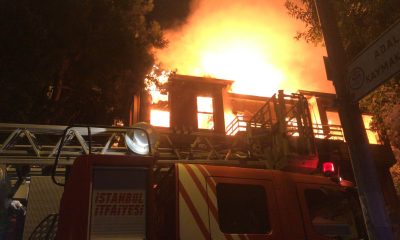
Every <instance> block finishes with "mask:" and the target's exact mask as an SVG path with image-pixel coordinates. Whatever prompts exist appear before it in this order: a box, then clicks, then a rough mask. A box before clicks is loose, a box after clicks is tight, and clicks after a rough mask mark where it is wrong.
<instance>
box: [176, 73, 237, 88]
mask: <svg viewBox="0 0 400 240" xmlns="http://www.w3.org/2000/svg"><path fill="white" fill-rule="evenodd" d="M169 81H171V82H174V81H185V82H195V83H205V84H215V85H223V86H231V85H232V84H233V82H234V81H232V80H224V79H217V78H211V77H196V76H187V75H179V74H176V75H174V76H172V77H171V78H170V79H169Z"/></svg>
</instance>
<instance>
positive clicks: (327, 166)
mask: <svg viewBox="0 0 400 240" xmlns="http://www.w3.org/2000/svg"><path fill="white" fill-rule="evenodd" d="M322 172H323V173H324V174H325V175H327V176H332V175H333V174H334V173H335V165H334V164H333V163H331V162H324V163H323V164H322Z"/></svg>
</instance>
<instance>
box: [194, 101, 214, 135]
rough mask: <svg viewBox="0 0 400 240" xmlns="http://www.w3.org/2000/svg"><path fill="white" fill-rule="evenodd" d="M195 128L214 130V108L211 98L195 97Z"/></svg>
mask: <svg viewBox="0 0 400 240" xmlns="http://www.w3.org/2000/svg"><path fill="white" fill-rule="evenodd" d="M197 128H199V129H208V130H213V129H214V107H213V98H212V97H202V96H198V97H197Z"/></svg>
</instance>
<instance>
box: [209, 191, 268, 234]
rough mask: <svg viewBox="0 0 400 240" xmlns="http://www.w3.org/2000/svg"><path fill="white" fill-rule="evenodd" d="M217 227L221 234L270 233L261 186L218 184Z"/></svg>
mask: <svg viewBox="0 0 400 240" xmlns="http://www.w3.org/2000/svg"><path fill="white" fill-rule="evenodd" d="M217 202H218V218H219V227H220V229H221V231H222V232H223V233H232V234H266V233H269V232H270V231H271V226H270V223H269V218H268V211H267V209H268V207H267V195H266V192H265V189H264V187H263V186H259V185H245V184H230V183H219V184H218V185H217Z"/></svg>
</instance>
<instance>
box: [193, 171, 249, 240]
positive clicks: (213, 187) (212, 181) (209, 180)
mask: <svg viewBox="0 0 400 240" xmlns="http://www.w3.org/2000/svg"><path fill="white" fill-rule="evenodd" d="M196 167H198V169H199V171H200V172H201V174H202V175H203V176H204V177H205V178H206V179H207V186H209V188H210V189H211V192H212V194H211V193H209V194H208V196H209V199H210V202H212V203H213V204H214V206H217V189H216V186H217V183H216V182H215V179H214V178H213V177H212V176H211V175H210V173H209V172H208V170H207V169H206V168H205V167H204V166H202V165H197V166H196ZM217 214H218V210H217ZM216 219H218V216H217V217H216ZM213 224H215V225H214V226H219V225H218V222H213ZM218 229H219V228H218ZM218 232H221V231H218ZM221 233H222V232H221ZM222 234H223V233H222ZM224 235H225V237H226V238H228V239H229V238H230V239H240V240H249V239H250V238H249V236H248V235H247V234H224Z"/></svg>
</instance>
